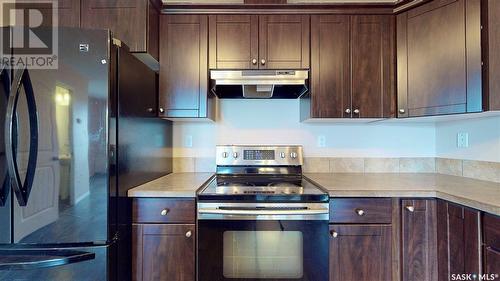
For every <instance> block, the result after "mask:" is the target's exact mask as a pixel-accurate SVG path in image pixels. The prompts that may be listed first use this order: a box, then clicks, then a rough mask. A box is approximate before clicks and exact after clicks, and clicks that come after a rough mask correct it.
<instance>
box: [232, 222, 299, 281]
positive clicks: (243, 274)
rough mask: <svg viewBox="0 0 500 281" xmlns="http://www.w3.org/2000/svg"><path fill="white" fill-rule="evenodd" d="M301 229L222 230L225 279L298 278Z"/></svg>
mask: <svg viewBox="0 0 500 281" xmlns="http://www.w3.org/2000/svg"><path fill="white" fill-rule="evenodd" d="M303 256H304V255H303V237H302V232H301V231H224V233H223V274H224V277H225V278H250V279H252V278H265V279H269V278H273V279H274V278H279V279H301V278H302V276H303V274H304V266H303V264H304V262H303Z"/></svg>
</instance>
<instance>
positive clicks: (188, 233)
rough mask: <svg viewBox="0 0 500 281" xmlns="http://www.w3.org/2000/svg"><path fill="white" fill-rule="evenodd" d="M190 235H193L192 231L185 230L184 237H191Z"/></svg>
mask: <svg viewBox="0 0 500 281" xmlns="http://www.w3.org/2000/svg"><path fill="white" fill-rule="evenodd" d="M191 235H193V232H191V230H189V231H188V232H186V237H187V238H189V237H191Z"/></svg>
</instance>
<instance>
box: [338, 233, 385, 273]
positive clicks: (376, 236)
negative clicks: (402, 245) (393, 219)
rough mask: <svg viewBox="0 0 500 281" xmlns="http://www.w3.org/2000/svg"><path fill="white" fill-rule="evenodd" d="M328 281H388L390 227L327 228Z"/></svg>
mask: <svg viewBox="0 0 500 281" xmlns="http://www.w3.org/2000/svg"><path fill="white" fill-rule="evenodd" d="M330 235H331V236H330V237H331V238H330V281H388V280H392V258H391V257H392V253H391V249H392V247H391V226H390V225H337V224H333V225H330Z"/></svg>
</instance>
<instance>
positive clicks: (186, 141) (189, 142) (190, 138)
mask: <svg viewBox="0 0 500 281" xmlns="http://www.w3.org/2000/svg"><path fill="white" fill-rule="evenodd" d="M184 147H193V136H191V135H186V137H185V138H184Z"/></svg>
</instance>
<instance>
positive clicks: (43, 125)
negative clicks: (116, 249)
mask: <svg viewBox="0 0 500 281" xmlns="http://www.w3.org/2000/svg"><path fill="white" fill-rule="evenodd" d="M109 38H110V36H109V32H107V31H104V30H93V31H90V30H81V29H72V28H60V29H59V39H58V41H59V43H58V44H59V46H58V52H59V54H58V68H57V69H53V70H48V69H28V73H29V78H30V82H31V83H30V84H31V86H32V89H33V95H34V100H35V102H36V110H37V119H38V140H37V143H36V146H37V147H36V148H37V150H36V151H37V160H36V167H35V169H34V180H33V184H32V187H31V192H30V194H29V196H27V197H26V202H21V204H20V202H19V201H18V200H13V208H12V212H13V214H12V216H13V242H14V243H36V244H53V243H71V244H73V243H82V242H96V241H107V240H108V186H109V182H108V181H109V180H108V139H109V138H108V126H109V124H108V111H109V108H108V107H109V102H108V96H109V87H110V85H109V78H108V77H109V63H110V59H109V42H110V39H109ZM81 46H85V48H82V47H81ZM29 97H30V91H29V89H28V86H27V85H26V84H22V85H21V87H19V98H18V101H17V107H16V115H17V119H16V122H15V123H16V128H14V130H17V138H16V140H15V143H16V144H15V145H16V151H15V155H14V157H16V160H17V161H16V162H17V163H16V167H15V168H16V169H17V170H18V173H19V175H20V181H21V182H25V179H26V177H27V175H29V172H30V169H28V167H29V162H30V161H29V159H30V155H32V151H31V152H30V150H31V146H33V142H32V138H33V131H31V133H30V129H32V126H33V125H32V123H33V122H30V117H31V118H32V116H33V115H32V114H31V115H30V113H32V108H33V107H30V106H29V103H30V100H29ZM30 110H31V111H30ZM23 203H25V204H26V206H22V205H23Z"/></svg>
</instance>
